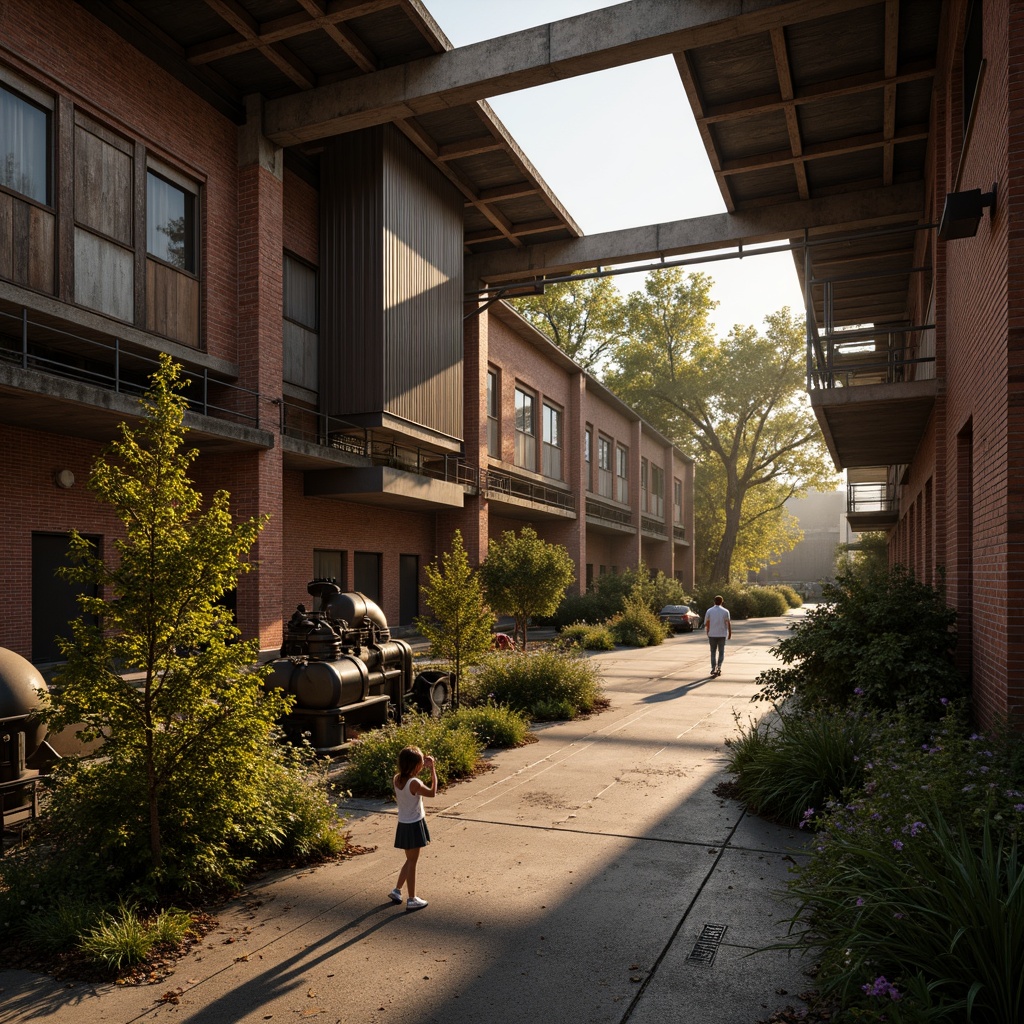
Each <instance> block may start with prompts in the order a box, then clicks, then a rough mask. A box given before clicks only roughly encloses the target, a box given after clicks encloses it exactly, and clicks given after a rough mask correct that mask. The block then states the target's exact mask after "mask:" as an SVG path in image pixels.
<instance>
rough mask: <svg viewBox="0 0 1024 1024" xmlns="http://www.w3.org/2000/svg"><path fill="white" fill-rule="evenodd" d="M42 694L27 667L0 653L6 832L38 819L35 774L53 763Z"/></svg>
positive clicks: (0, 783)
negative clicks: (43, 718)
mask: <svg viewBox="0 0 1024 1024" xmlns="http://www.w3.org/2000/svg"><path fill="white" fill-rule="evenodd" d="M46 692H47V690H46V683H45V682H44V681H43V677H42V675H40V673H39V670H38V669H37V668H36V667H35V666H34V665H33V664H32V663H31V662H30V661H27V660H26V659H25V658H23V657H22V656H21V655H20V654H15V653H14V651H9V650H8V649H7V648H6V647H0V808H2V810H3V824H4V826H5V827H6V826H9V825H12V824H15V823H17V822H20V821H25V820H26V819H28V818H34V817H35V816H36V814H37V813H38V810H39V805H38V796H37V793H36V787H37V784H38V782H39V769H40V768H42V767H45V766H46V765H47V764H49V763H50V762H51V761H52V760H53V759H54V758H55V757H56V754H55V753H54V751H53V750H52V748H51V747H50V746H49V744H48V743H47V742H46V725H45V724H44V723H43V721H42V720H41V719H40V717H39V712H40V711H41V710H42V708H43V705H44V702H45V700H46Z"/></svg>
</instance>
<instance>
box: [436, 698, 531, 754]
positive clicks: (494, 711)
mask: <svg viewBox="0 0 1024 1024" xmlns="http://www.w3.org/2000/svg"><path fill="white" fill-rule="evenodd" d="M444 724H445V725H447V726H448V727H449V728H451V727H453V726H465V727H466V728H468V729H470V730H471V731H472V732H473V734H474V735H475V736H476V738H477V739H478V740H479V741H480V742H481V743H482V744H483V745H484V746H485V747H521V746H522V745H523V744H524V743H526V740H527V737H528V736H529V734H530V722H529V719H527V718H526V716H525V715H523V714H521V713H520V712H518V711H513V710H512V709H511V708H506V707H497V706H496V705H493V704H481V705H479V706H478V707H472V708H471V707H465V706H464V707H460V708H459V709H458V711H453V712H451V713H450V714H447V715H445V716H444Z"/></svg>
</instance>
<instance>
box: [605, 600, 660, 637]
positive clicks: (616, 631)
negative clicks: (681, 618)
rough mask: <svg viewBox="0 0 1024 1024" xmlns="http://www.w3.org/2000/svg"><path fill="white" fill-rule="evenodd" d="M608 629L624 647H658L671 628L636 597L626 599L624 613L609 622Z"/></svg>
mask: <svg viewBox="0 0 1024 1024" xmlns="http://www.w3.org/2000/svg"><path fill="white" fill-rule="evenodd" d="M608 628H609V630H610V631H611V634H612V636H613V637H614V638H615V642H616V643H617V644H622V645H623V646H624V647H656V646H657V645H658V644H660V643H661V642H662V641H663V640H664V639H665V638H666V637H667V636H668V634H669V627H668V626H667V625H665V623H664V622H662V621H661V620H660V619H659V618H658V616H657V615H655V614H654V612H652V611H651V610H650V608H648V607H647V605H646V604H644V603H643V602H642V601H641V600H639V599H638V598H635V597H627V598H626V602H625V606H624V608H623V610H622V612H620V613H619V614H618V615H616V616H614V617H613V618H611V619H609V620H608Z"/></svg>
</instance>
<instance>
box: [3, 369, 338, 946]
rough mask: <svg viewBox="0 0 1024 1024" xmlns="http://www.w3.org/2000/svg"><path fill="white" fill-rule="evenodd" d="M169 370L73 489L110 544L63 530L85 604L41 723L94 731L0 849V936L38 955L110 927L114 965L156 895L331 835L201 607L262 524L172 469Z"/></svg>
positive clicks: (322, 847)
mask: <svg viewBox="0 0 1024 1024" xmlns="http://www.w3.org/2000/svg"><path fill="white" fill-rule="evenodd" d="M178 374H179V368H178V367H177V366H175V364H173V363H172V361H171V360H170V359H169V358H168V357H166V356H165V357H163V358H162V360H161V365H160V368H159V370H158V371H157V372H156V373H155V374H154V375H153V383H152V389H151V391H150V393H149V394H148V395H147V396H146V397H145V398H143V399H142V401H141V405H142V407H143V416H144V418H143V420H142V422H141V423H140V425H139V426H138V427H136V428H134V429H131V428H129V427H127V426H124V425H122V427H121V432H120V437H119V440H118V441H116V442H115V443H114V444H113V445H111V447H110V448H109V449H108V450H107V452H106V453H105V454H104V455H103V456H102V457H101V458H100V459H99V460H98V461H97V462H96V464H95V466H94V467H93V470H92V474H91V477H90V482H89V486H90V489H91V490H92V491H93V493H94V494H95V495H96V497H97V498H98V499H99V500H100V501H102V502H104V503H105V504H107V505H109V506H110V507H111V509H112V510H113V512H114V513H115V514H116V516H117V517H118V518H119V519H120V521H121V523H122V524H123V533H122V536H121V537H120V538H118V539H117V540H115V541H114V542H113V545H112V548H113V550H112V551H109V552H106V553H105V556H106V557H100V554H99V553H98V552H97V551H96V550H95V549H94V547H93V545H92V544H91V543H90V542H89V541H88V540H86V539H85V538H83V537H81V536H80V535H78V534H77V533H73V534H72V536H71V544H70V555H71V559H72V565H71V567H70V568H68V569H67V570H66V572H65V575H66V576H67V577H68V578H69V579H71V580H73V581H75V582H77V583H79V584H82V585H83V587H84V588H86V589H90V590H91V592H94V593H100V594H102V597H92V596H83V597H81V598H80V602H81V606H82V612H83V617H82V618H81V619H79V620H77V621H75V622H74V623H73V624H72V630H73V638H72V639H71V640H70V641H66V642H63V643H62V651H63V653H64V655H65V657H66V658H67V663H66V665H65V666H64V667H63V669H62V670H61V672H60V673H59V675H58V678H57V686H56V689H55V692H54V694H53V696H52V704H51V706H50V707H49V709H48V710H47V712H46V716H47V718H48V721H49V724H50V726H51V728H61V727H67V728H74V729H77V730H78V732H79V734H80V735H81V736H82V737H83V738H84V739H92V740H97V739H98V740H101V741H102V742H101V744H100V745H99V746H98V749H96V750H95V751H94V752H92V753H85V754H81V755H78V756H68V757H65V758H64V759H63V760H62V761H60V762H58V764H57V765H56V767H55V768H54V770H53V772H52V773H51V774H50V776H49V777H48V778H47V780H46V791H47V792H46V813H45V815H44V816H43V817H42V819H41V820H40V822H39V823H38V826H37V828H36V829H35V831H34V833H33V835H32V841H31V842H28V843H26V844H24V845H23V846H22V847H20V848H18V849H15V850H13V851H9V852H7V853H6V854H5V856H4V857H3V859H0V922H2V923H3V925H2V927H3V933H4V935H5V938H7V939H9V940H13V941H19V940H25V941H28V942H36V943H38V944H39V947H40V948H47V949H50V950H53V949H58V948H66V947H69V946H75V945H77V944H81V943H83V942H85V940H86V938H87V937H88V936H89V935H94V936H100V937H99V938H96V940H95V943H94V944H93V945H92V946H90V947H88V948H89V949H92V950H93V951H96V950H98V949H99V948H100V947H101V946H104V945H105V944H106V943H105V940H104V939H103V938H102V936H107V937H110V936H112V935H119V936H120V938H119V939H118V940H117V942H115V943H113V945H114V946H116V947H123V949H124V950H125V952H124V953H123V954H117V956H116V957H115V960H118V961H119V962H121V961H123V962H128V961H129V960H131V959H132V958H133V957H136V955H137V953H138V952H139V951H140V950H142V948H143V947H144V945H145V943H146V942H147V941H148V938H147V936H148V935H149V934H150V931H151V928H150V925H149V923H147V922H148V921H149V919H150V918H151V917H152V918H154V919H155V920H157V921H160V920H162V919H161V918H160V914H159V911H160V909H161V907H162V906H163V905H164V902H165V900H166V899H167V898H168V897H169V896H171V895H173V896H174V897H175V898H180V895H181V894H182V893H185V894H191V895H200V894H203V893H207V892H210V891H213V890H218V891H219V890H222V889H223V888H225V887H233V886H237V885H239V884H241V883H242V881H243V880H244V879H245V877H246V876H247V874H249V873H250V872H251V871H252V870H253V869H254V868H256V867H257V866H258V865H259V864H260V863H261V861H264V860H266V859H267V858H270V857H282V856H303V857H309V856H322V855H329V854H332V853H335V852H337V851H339V850H340V849H341V848H342V847H343V845H344V841H343V838H342V836H341V835H340V833H339V832H338V825H339V824H340V819H339V818H338V817H337V814H336V812H335V811H334V810H333V808H332V806H331V804H330V803H329V801H328V799H327V793H326V784H325V778H324V771H323V770H322V768H321V767H320V766H319V765H318V764H317V763H316V762H315V761H314V760H313V759H312V758H311V757H310V756H308V755H307V754H306V753H305V752H303V751H301V750H297V749H295V748H291V747H287V746H284V745H282V744H281V742H280V737H279V734H278V730H277V727H276V724H275V723H276V721H277V719H278V718H279V717H280V715H281V714H282V713H283V712H284V710H285V709H286V707H287V703H286V700H285V699H284V698H283V697H282V696H281V693H280V691H278V690H273V691H271V692H265V690H264V687H263V684H262V678H261V675H260V673H258V672H256V671H254V670H252V666H253V665H254V664H255V662H256V657H257V653H258V652H257V645H256V643H255V642H242V641H240V640H239V630H238V628H237V627H236V626H235V624H234V621H233V619H232V616H231V614H230V613H229V612H228V611H227V610H226V609H225V608H224V606H223V605H222V604H220V603H219V602H220V599H221V598H222V597H223V596H224V594H225V593H226V592H227V591H228V590H230V589H232V588H233V587H234V586H235V584H236V583H237V580H238V577H239V575H240V574H241V573H243V572H246V571H248V570H249V569H250V568H252V563H251V562H249V561H247V559H248V553H249V550H250V548H251V546H252V544H253V543H254V541H255V539H256V537H257V536H258V534H259V530H260V528H261V526H262V522H261V521H257V520H252V519H250V520H248V521H244V522H241V523H236V522H234V521H233V518H232V515H231V510H230V507H229V496H228V495H227V493H226V492H223V491H219V492H217V493H216V494H215V495H213V496H212V498H210V499H209V501H208V502H206V503H205V505H204V503H203V500H202V496H201V495H200V494H199V492H198V491H197V490H196V489H195V487H194V485H193V484H192V482H191V480H190V479H189V478H188V470H189V466H190V464H191V463H192V461H193V460H194V458H195V456H196V452H195V451H186V450H184V448H183V444H184V436H185V428H184V426H183V414H184V410H185V399H184V398H183V397H182V395H181V394H180V392H181V390H182V388H183V387H184V386H185V382H181V381H180V380H179V376H178ZM122 901H123V902H122ZM26 907H28V908H30V909H29V910H28V911H26V909H25V908H26ZM129 908H130V910H131V913H130V914H129V913H128V909H129ZM161 927H162V925H161ZM154 941H158V940H154ZM133 949H134V950H135V952H132V950H133ZM111 965H112V966H116V964H115V963H114V962H113V961H111Z"/></svg>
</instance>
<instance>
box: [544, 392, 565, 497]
mask: <svg viewBox="0 0 1024 1024" xmlns="http://www.w3.org/2000/svg"><path fill="white" fill-rule="evenodd" d="M543 449H544V451H543V466H542V468H541V472H542V473H543V474H544V475H545V476H549V477H551V479H552V480H561V479H562V410H561V409H556V408H555V407H554V406H553V405H548V404H547V403H546V402H545V403H544V443H543Z"/></svg>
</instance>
